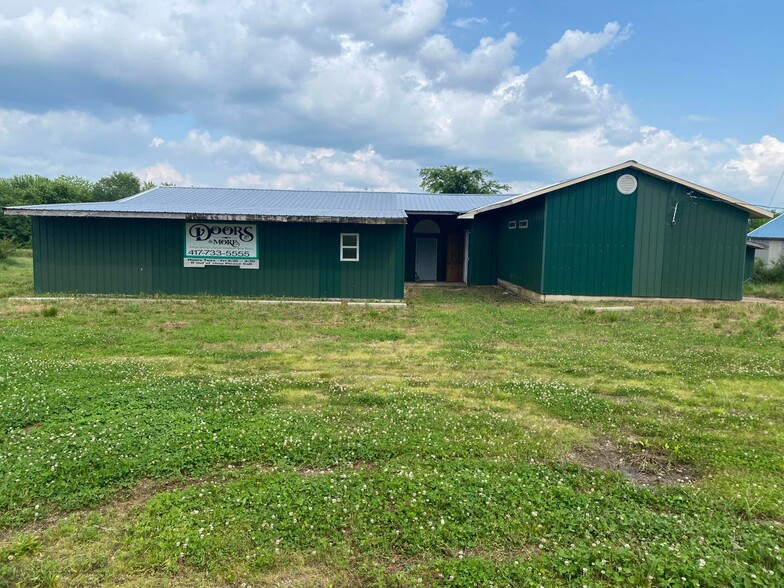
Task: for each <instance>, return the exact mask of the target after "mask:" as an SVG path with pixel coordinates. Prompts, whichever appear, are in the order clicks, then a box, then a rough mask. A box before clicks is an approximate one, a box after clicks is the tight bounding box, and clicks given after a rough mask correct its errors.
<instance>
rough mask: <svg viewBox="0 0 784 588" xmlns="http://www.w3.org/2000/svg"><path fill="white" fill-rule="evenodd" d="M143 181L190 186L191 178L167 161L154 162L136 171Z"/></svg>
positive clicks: (191, 183)
mask: <svg viewBox="0 0 784 588" xmlns="http://www.w3.org/2000/svg"><path fill="white" fill-rule="evenodd" d="M136 175H137V176H139V178H140V179H141V180H142V181H143V182H152V183H154V184H164V183H166V184H174V185H176V186H192V185H193V180H192V179H191V177H190V176H189V175H186V174H183V173H182V172H180V171H179V170H177V169H175V168H174V166H172V165H171V164H170V163H169V162H162V163H156V164H155V165H150V166H148V167H145V168H144V169H141V170H139V171H137V172H136Z"/></svg>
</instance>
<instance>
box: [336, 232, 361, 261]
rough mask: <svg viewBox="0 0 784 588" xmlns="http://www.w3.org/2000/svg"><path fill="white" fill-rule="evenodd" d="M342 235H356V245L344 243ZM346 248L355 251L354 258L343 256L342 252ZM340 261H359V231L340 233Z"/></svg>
mask: <svg viewBox="0 0 784 588" xmlns="http://www.w3.org/2000/svg"><path fill="white" fill-rule="evenodd" d="M344 237H356V238H357V244H356V245H345V244H344V243H343V238H344ZM346 250H353V251H356V253H357V256H356V258H347V257H344V252H345V251H346ZM340 261H359V233H340Z"/></svg>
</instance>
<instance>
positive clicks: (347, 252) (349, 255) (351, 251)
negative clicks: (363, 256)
mask: <svg viewBox="0 0 784 588" xmlns="http://www.w3.org/2000/svg"><path fill="white" fill-rule="evenodd" d="M357 253H358V252H357V249H356V248H349V247H346V248H345V249H343V259H357Z"/></svg>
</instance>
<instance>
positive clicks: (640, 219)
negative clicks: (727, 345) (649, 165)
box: [632, 173, 748, 300]
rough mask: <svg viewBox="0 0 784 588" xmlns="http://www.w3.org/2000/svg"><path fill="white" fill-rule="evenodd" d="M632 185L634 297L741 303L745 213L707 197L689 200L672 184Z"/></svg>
mask: <svg viewBox="0 0 784 588" xmlns="http://www.w3.org/2000/svg"><path fill="white" fill-rule="evenodd" d="M637 180H638V188H637V202H638V204H637V218H636V223H635V224H636V233H635V243H634V276H633V286H632V293H633V295H634V296H656V297H665V298H706V299H718V300H738V299H740V298H741V297H742V294H743V272H744V265H745V243H746V230H747V226H748V213H746V212H744V211H742V210H740V209H738V208H735V207H734V206H730V205H729V204H726V203H724V202H719V201H716V200H712V199H709V198H707V197H702V196H698V197H696V198H695V199H694V200H692V199H691V198H689V197H688V196H687V195H686V194H687V193H688V192H689V191H690V190H689V189H688V188H686V187H685V186H681V185H680V184H677V183H674V182H668V181H665V180H662V179H660V178H656V177H653V176H649V175H647V174H642V173H640V174H637ZM676 203H677V204H678V212H677V216H676V219H675V224H674V225H673V224H672V216H673V211H674V208H675V204H676Z"/></svg>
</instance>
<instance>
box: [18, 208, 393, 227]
mask: <svg viewBox="0 0 784 588" xmlns="http://www.w3.org/2000/svg"><path fill="white" fill-rule="evenodd" d="M3 213H4V214H7V215H9V216H49V217H78V218H145V219H170V220H172V219H173V220H211V221H240V222H280V223H353V224H367V225H394V224H405V222H406V219H405V217H355V216H351V215H344V216H318V215H312V216H302V215H279V214H200V213H181V212H131V211H93V210H46V209H36V208H24V207H18V206H16V207H9V208H3Z"/></svg>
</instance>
